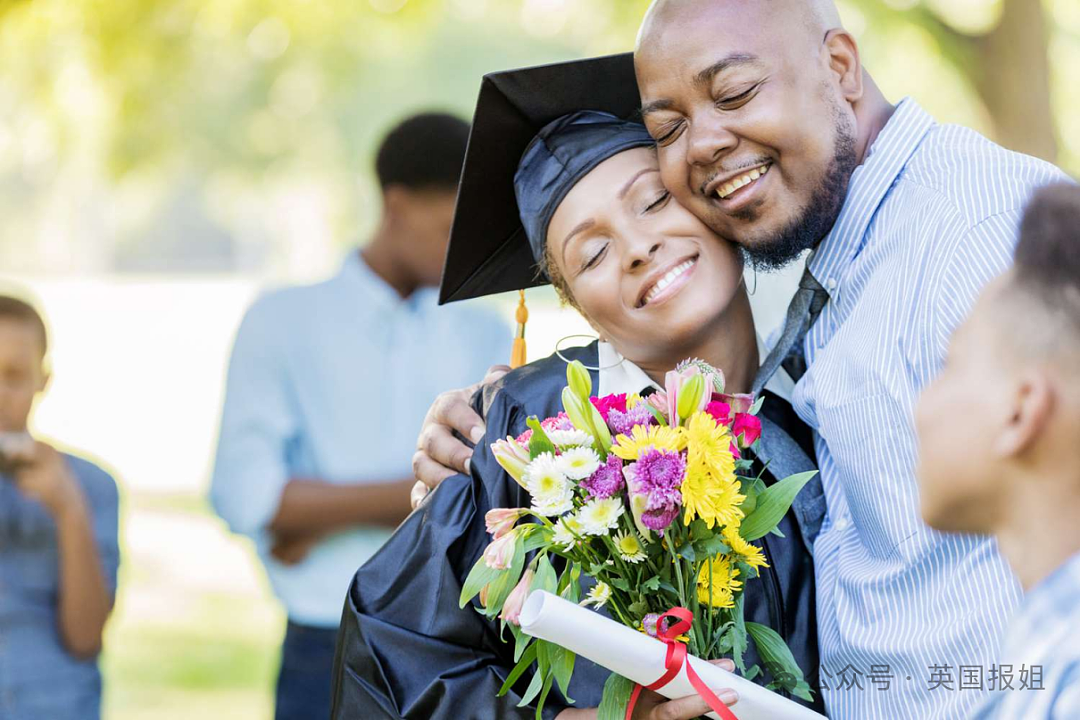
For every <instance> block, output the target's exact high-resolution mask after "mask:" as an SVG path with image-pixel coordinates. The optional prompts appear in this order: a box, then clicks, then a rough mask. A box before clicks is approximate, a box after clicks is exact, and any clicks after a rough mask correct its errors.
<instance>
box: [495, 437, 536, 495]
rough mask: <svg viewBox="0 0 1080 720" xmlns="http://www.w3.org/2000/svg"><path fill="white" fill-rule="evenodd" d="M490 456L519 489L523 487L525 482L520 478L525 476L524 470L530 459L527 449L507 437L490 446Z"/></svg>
mask: <svg viewBox="0 0 1080 720" xmlns="http://www.w3.org/2000/svg"><path fill="white" fill-rule="evenodd" d="M491 454H492V455H494V456H495V461H496V462H497V463H499V465H501V466H502V469H503V470H505V471H506V473H507V475H509V476H510V477H512V478H514V482H516V483H517V484H518V485H520V486H521V487H525V482H524V481H523V480H522V479H521V478H522V476H524V474H525V468H526V467H527V466H528V465H529V459H530V458H529V451H528V449H527V448H525V447H524V446H522V445H521V443H519V442H518V441H517V440H515V439H514V438H512V437H509V436H508V437H507V438H506V439H505V440H497V441H496V442H495V443H494V444H492V446H491Z"/></svg>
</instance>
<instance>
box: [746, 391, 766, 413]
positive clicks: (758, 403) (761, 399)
mask: <svg viewBox="0 0 1080 720" xmlns="http://www.w3.org/2000/svg"><path fill="white" fill-rule="evenodd" d="M764 402H765V396H764V395H758V399H757V400H755V401H754V404H753V405H751V406H750V409H749V410H748V411H747V412H749V413H750V414H751V415H757V414H758V412H759V411H760V410H761V405H762V403H764Z"/></svg>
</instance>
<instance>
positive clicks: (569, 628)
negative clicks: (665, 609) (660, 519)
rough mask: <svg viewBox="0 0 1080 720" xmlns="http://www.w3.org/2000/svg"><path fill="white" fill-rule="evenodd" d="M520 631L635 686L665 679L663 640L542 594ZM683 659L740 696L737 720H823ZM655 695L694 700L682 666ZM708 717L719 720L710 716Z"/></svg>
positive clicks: (524, 612)
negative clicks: (631, 682) (616, 675)
mask: <svg viewBox="0 0 1080 720" xmlns="http://www.w3.org/2000/svg"><path fill="white" fill-rule="evenodd" d="M521 629H522V630H524V631H525V632H526V633H528V634H529V635H532V636H533V637H536V638H540V639H541V640H547V641H548V642H552V643H555V644H556V645H561V646H562V647H564V648H566V649H567V650H569V651H571V652H573V653H575V654H576V655H580V656H581V657H583V658H586V659H588V660H591V661H593V662H594V663H596V664H597V665H600V666H602V667H605V668H607V669H608V670H611V671H612V672H615V673H618V674H619V675H622V676H623V677H624V678H626V679H628V680H631V681H633V682H636V683H638V684H639V685H650V684H652V683H654V682H656V681H657V680H659V679H660V677H661V676H662V675H663V674H664V656H665V655H666V653H667V646H666V645H665V644H664V643H663V642H662V641H660V640H657V639H656V638H652V637H649V636H648V635H646V634H644V633H641V632H638V631H637V630H633V629H631V628H628V627H626V626H625V625H621V624H619V623H617V622H615V621H614V620H612V619H610V618H606V617H604V616H603V615H600V614H599V613H597V612H594V611H592V610H589V609H587V608H583V607H581V606H579V605H576V604H574V603H572V602H570V601H568V600H564V599H563V598H561V597H559V596H557V595H553V594H551V593H549V592H547V591H545V590H536V591H534V592H533V593H532V594H530V595H529V597H528V599H527V600H526V601H525V605H524V607H522V609H521ZM687 660H688V661H689V662H690V663H691V664H692V665H693V666H694V670H695V671H696V672H697V674H698V676H699V677H700V678H701V679H702V680H703V681H704V682H705V684H706V685H707V686H708V687H709V688H711V689H712V690H713V691H718V690H721V689H723V688H733V689H734V690H735V691H736V692H738V693H739V701H738V702H737V703H735V704H734V705H732V706H731V711H732V712H733V713H735V715H736V716H737V717H738V718H739V720H825V716H823V715H819V714H818V713H816V712H814V711H813V710H810V709H809V708H806V707H803V706H802V705H799V704H798V703H794V702H792V701H791V700H788V699H787V698H784V697H781V696H780V695H778V694H776V693H774V692H772V691H771V690H767V689H765V688H764V687H762V686H761V685H756V684H754V683H752V682H750V681H749V680H747V679H746V678H743V677H740V676H738V675H736V674H734V673H729V672H727V671H726V670H722V669H720V668H718V667H717V666H715V665H713V664H712V663H708V662H705V661H704V660H701V659H699V658H696V657H694V656H692V655H687ZM657 692H659V693H660V694H661V695H663V696H664V697H666V698H671V699H674V698H681V697H686V696H687V695H697V691H696V690H694V688H693V686H692V685H691V684H690V680H689V678H687V676H686V666H685V665H684V666H683V668H682V669H681V670H680V671H679V674H678V675H676V676H675V677H674V678H672V680H671V682H669V683H668V684H667V685H665V686H664V687H662V688H661V689H660V690H658V691H657ZM708 717H711V718H716V720H719V716H718V715H717V714H716V713H714V712H710V713H709V714H708Z"/></svg>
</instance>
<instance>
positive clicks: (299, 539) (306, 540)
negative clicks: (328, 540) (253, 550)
mask: <svg viewBox="0 0 1080 720" xmlns="http://www.w3.org/2000/svg"><path fill="white" fill-rule="evenodd" d="M322 539H323V534H322V533H311V534H308V535H275V536H274V544H273V545H272V546H271V547H270V554H271V555H272V556H273V557H274V558H275V559H276V560H277V561H278V562H280V563H281V564H282V565H296V564H298V563H300V562H301V561H303V560H304V558H306V557H307V556H308V553H310V552H311V549H312V548H313V547H315V546H316V545H318V544H319V542H320V541H321V540H322Z"/></svg>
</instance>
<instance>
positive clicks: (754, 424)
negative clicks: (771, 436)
mask: <svg viewBox="0 0 1080 720" xmlns="http://www.w3.org/2000/svg"><path fill="white" fill-rule="evenodd" d="M731 434H732V435H734V436H735V439H736V440H738V441H739V447H740V448H741V449H743V450H745V449H746V448H748V447H750V446H751V445H753V444H754V443H755V442H757V439H758V438H759V437H761V420H759V419H758V418H757V416H755V415H751V414H750V413H738V414H737V415H736V416H735V422H734V423H733V424H732V426H731Z"/></svg>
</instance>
